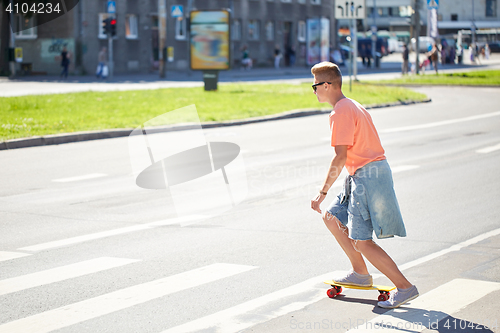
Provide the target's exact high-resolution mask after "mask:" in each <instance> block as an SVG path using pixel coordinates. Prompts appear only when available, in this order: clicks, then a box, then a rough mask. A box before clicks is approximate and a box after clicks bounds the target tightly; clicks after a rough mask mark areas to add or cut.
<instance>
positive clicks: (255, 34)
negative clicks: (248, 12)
mask: <svg viewBox="0 0 500 333" xmlns="http://www.w3.org/2000/svg"><path fill="white" fill-rule="evenodd" d="M259 23H260V22H259V21H257V20H249V21H248V39H249V40H259V39H260V35H259V31H260V24H259Z"/></svg>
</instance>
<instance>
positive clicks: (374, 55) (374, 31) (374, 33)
mask: <svg viewBox="0 0 500 333" xmlns="http://www.w3.org/2000/svg"><path fill="white" fill-rule="evenodd" d="M377 12H378V10H377V0H373V26H372V58H373V68H375V67H376V63H377V39H378V37H377V30H378V29H377Z"/></svg>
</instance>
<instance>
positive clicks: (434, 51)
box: [428, 43, 439, 75]
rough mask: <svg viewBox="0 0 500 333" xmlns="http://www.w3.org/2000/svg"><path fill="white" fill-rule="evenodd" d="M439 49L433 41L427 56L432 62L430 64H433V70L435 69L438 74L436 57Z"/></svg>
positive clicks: (437, 57)
mask: <svg viewBox="0 0 500 333" xmlns="http://www.w3.org/2000/svg"><path fill="white" fill-rule="evenodd" d="M438 54H439V49H438V47H437V45H436V43H434V44H433V45H432V49H431V50H430V52H429V54H428V56H429V58H430V60H431V62H432V66H434V70H435V71H436V75H437V74H438V59H439V56H438Z"/></svg>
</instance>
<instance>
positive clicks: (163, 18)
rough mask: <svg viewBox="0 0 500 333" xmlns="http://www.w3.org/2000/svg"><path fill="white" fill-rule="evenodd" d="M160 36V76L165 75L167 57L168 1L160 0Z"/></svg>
mask: <svg viewBox="0 0 500 333" xmlns="http://www.w3.org/2000/svg"><path fill="white" fill-rule="evenodd" d="M158 35H159V36H158V37H159V47H158V48H159V52H160V54H159V55H158V60H159V62H160V67H159V71H160V78H164V77H165V72H166V65H167V63H166V59H165V56H164V55H165V52H164V50H165V48H166V47H167V1H166V0H158Z"/></svg>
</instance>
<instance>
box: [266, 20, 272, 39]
mask: <svg viewBox="0 0 500 333" xmlns="http://www.w3.org/2000/svg"><path fill="white" fill-rule="evenodd" d="M266 40H274V23H273V22H272V21H267V23H266Z"/></svg>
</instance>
